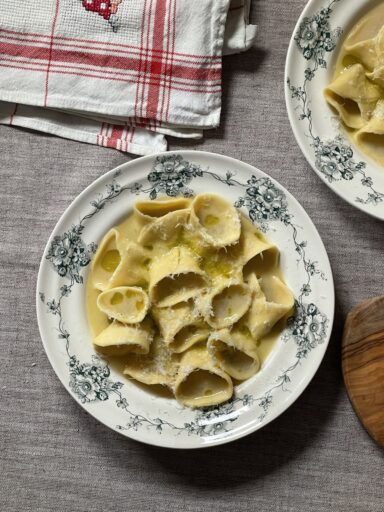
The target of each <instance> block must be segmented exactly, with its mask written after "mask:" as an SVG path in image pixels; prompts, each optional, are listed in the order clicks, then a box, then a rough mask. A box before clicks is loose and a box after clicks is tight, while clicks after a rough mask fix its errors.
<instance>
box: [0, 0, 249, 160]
mask: <svg viewBox="0 0 384 512" xmlns="http://www.w3.org/2000/svg"><path fill="white" fill-rule="evenodd" d="M0 2H1V11H0V12H1V14H0V123H2V124H7V125H17V126H23V127H27V128H32V129H35V130H39V131H43V132H48V133H52V134H55V135H58V136H61V137H66V138H70V139H74V140H79V141H82V142H88V143H93V144H99V145H102V146H107V147H113V148H116V149H119V150H121V151H127V152H131V153H134V154H138V155H145V154H150V153H154V152H158V151H164V150H166V147H167V143H166V139H165V135H167V134H168V135H174V136H177V137H184V138H200V137H201V136H202V133H203V130H205V129H209V128H214V127H217V126H218V125H219V122H220V109H221V63H222V55H223V54H224V55H225V54H232V53H236V52H241V51H244V50H246V49H248V48H249V47H250V46H251V45H252V44H253V42H254V39H255V36H256V26H254V25H249V20H248V16H249V9H250V0H232V1H231V0H198V1H191V0H50V1H48V0H23V1H22V2H8V1H5V0H0Z"/></svg>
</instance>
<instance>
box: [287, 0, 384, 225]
mask: <svg viewBox="0 0 384 512" xmlns="http://www.w3.org/2000/svg"><path fill="white" fill-rule="evenodd" d="M325 1H326V0H309V1H308V3H307V4H306V5H305V6H304V8H303V9H302V11H301V13H300V16H299V18H298V20H297V22H296V24H295V27H294V29H293V31H292V34H291V37H290V39H289V44H288V50H287V55H286V58H285V67H284V97H285V107H286V111H287V115H288V119H289V123H290V126H291V129H292V132H293V135H294V137H295V140H296V143H297V145H298V146H299V149H300V151H301V153H302V154H303V156H304V158H305V159H306V161H307V162H308V164H309V166H310V167H311V168H312V170H313V171H314V172H315V173H316V174H317V176H318V177H319V178H320V179H321V180H322V181H323V183H324V184H325V185H326V186H327V187H328V188H329V190H331V191H332V192H333V193H334V194H336V195H337V196H338V197H339V198H340V199H342V200H343V201H345V202H346V203H347V204H349V205H350V206H352V207H353V208H355V209H357V210H359V211H361V212H363V213H365V214H366V215H369V216H370V217H372V218H374V219H377V220H380V221H384V206H383V213H382V214H379V213H375V211H373V210H369V209H366V208H364V205H363V204H361V203H358V202H356V201H353V199H351V198H350V196H348V195H347V194H343V192H342V191H341V190H339V189H338V188H337V187H334V186H333V185H332V183H329V182H328V181H327V179H326V177H325V176H324V175H323V174H322V173H321V172H320V171H319V170H318V169H317V168H316V165H315V160H314V158H313V156H311V155H310V154H309V152H308V151H307V149H306V148H305V146H304V142H303V139H304V137H305V133H304V132H303V130H300V129H299V125H298V123H297V119H296V118H295V117H294V112H293V110H294V107H293V106H292V102H291V97H290V91H289V87H288V86H287V80H288V79H289V78H290V76H289V67H290V65H291V61H292V60H293V53H294V51H295V35H296V34H297V32H298V30H299V28H300V25H301V24H302V22H303V20H304V18H305V17H306V16H307V15H308V13H309V12H310V11H312V9H313V8H314V7H315V6H316V5H318V10H320V9H321V8H324V7H328V5H329V3H330V1H329V0H328V3H325ZM365 1H369V0H365ZM360 7H361V6H360ZM348 141H349V142H351V141H350V140H349V139H348ZM352 145H353V147H354V148H355V145H354V144H352ZM372 165H373V164H372ZM383 173H384V169H383ZM383 180H384V174H383ZM383 205H384V203H383Z"/></svg>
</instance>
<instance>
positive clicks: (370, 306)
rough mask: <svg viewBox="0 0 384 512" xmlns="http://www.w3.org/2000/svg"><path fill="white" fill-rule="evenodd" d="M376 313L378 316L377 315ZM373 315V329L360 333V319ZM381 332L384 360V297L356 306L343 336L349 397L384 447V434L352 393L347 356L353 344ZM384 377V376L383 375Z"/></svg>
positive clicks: (343, 370)
mask: <svg viewBox="0 0 384 512" xmlns="http://www.w3.org/2000/svg"><path fill="white" fill-rule="evenodd" d="M370 310H373V315H372V314H370V313H369V311H370ZM375 315H376V316H375ZM367 316H368V317H369V316H371V317H372V320H373V321H372V329H370V330H369V331H366V332H365V333H364V335H362V333H360V334H358V333H359V329H358V328H357V325H356V324H357V323H358V322H359V320H361V319H363V318H364V317H367ZM380 332H383V343H382V351H383V360H384V297H376V298H373V299H368V300H366V301H364V302H362V303H361V304H358V305H357V306H355V307H354V308H353V309H352V310H351V311H350V312H349V314H348V316H347V319H346V322H345V327H344V333H343V338H342V357H341V361H342V373H343V378H344V384H345V387H346V390H347V394H348V398H349V400H350V402H351V404H352V407H353V409H354V410H355V412H356V414H357V417H358V418H359V420H360V422H361V424H362V425H363V427H364V428H365V430H366V431H367V432H368V434H369V435H370V436H371V438H372V439H373V440H374V441H375V442H376V443H378V445H379V446H381V447H382V448H384V436H382V435H378V434H377V433H376V431H375V430H374V429H372V427H371V426H370V425H369V424H367V421H366V418H365V414H364V411H363V410H362V408H361V404H360V403H359V401H358V400H356V399H355V396H354V395H353V393H352V391H351V390H352V385H351V373H352V369H351V367H350V358H349V357H347V355H346V352H347V350H348V349H349V348H350V345H351V344H355V343H356V344H359V343H360V344H361V345H363V344H364V343H365V341H366V340H367V339H368V338H369V337H371V336H374V335H376V334H378V333H380ZM383 378H384V377H383ZM382 420H383V422H384V409H383V411H382Z"/></svg>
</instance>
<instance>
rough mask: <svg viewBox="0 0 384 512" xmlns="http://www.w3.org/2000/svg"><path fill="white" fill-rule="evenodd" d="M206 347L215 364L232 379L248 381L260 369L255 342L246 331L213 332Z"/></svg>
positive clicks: (223, 330) (226, 330) (225, 330)
mask: <svg viewBox="0 0 384 512" xmlns="http://www.w3.org/2000/svg"><path fill="white" fill-rule="evenodd" d="M207 347H208V352H209V354H210V355H211V357H212V358H213V360H214V361H215V363H216V364H217V365H218V366H220V368H222V369H223V370H224V371H225V372H226V373H228V375H230V376H231V377H232V378H233V379H236V380H245V379H249V378H250V377H252V375H254V374H255V373H257V372H258V371H259V369H260V360H259V356H258V353H257V346H256V341H255V340H254V339H253V338H252V336H251V335H250V332H249V330H248V329H246V330H244V329H241V330H240V329H233V330H232V331H229V329H222V330H220V331H216V332H213V333H212V334H211V335H210V337H209V339H208V344H207Z"/></svg>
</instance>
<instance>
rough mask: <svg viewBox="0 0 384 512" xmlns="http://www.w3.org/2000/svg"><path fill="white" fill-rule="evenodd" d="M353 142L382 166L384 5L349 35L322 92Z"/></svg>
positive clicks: (366, 17) (363, 19) (383, 155)
mask: <svg viewBox="0 0 384 512" xmlns="http://www.w3.org/2000/svg"><path fill="white" fill-rule="evenodd" d="M324 95H325V98H326V100H327V102H328V103H329V104H330V105H331V106H332V107H333V108H334V109H335V110H336V111H337V113H338V115H339V116H340V119H341V120H342V122H343V124H344V126H345V128H346V131H347V133H348V134H349V135H350V137H351V138H352V140H353V142H354V143H355V144H356V145H357V146H358V147H359V148H360V149H361V150H362V151H363V152H364V153H366V154H367V155H368V156H370V157H371V158H373V159H374V160H375V161H376V162H378V163H379V164H381V165H384V4H383V3H381V4H380V5H379V6H377V7H376V8H375V9H373V10H372V11H371V12H369V13H368V14H367V15H366V16H364V17H363V18H362V19H361V20H360V21H359V22H358V23H357V24H356V25H355V26H354V27H353V28H352V30H351V31H350V32H349V34H348V35H347V37H346V39H345V41H344V44H343V46H342V48H341V52H340V55H339V58H338V61H337V64H336V70H335V75H334V77H333V81H332V82H331V83H330V84H329V86H328V87H327V88H326V89H325V90H324Z"/></svg>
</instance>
